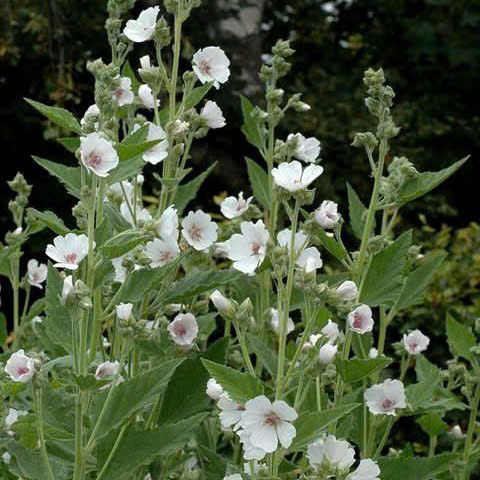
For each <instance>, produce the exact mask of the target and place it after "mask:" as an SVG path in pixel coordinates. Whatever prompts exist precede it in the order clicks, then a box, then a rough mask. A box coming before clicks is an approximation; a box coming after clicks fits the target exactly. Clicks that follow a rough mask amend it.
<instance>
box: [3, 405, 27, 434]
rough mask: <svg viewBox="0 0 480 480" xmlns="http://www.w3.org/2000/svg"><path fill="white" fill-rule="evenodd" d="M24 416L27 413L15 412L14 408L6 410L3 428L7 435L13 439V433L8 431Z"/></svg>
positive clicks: (22, 411)
mask: <svg viewBox="0 0 480 480" xmlns="http://www.w3.org/2000/svg"><path fill="white" fill-rule="evenodd" d="M25 415H28V412H25V411H24V410H15V409H14V408H10V409H9V410H8V415H7V416H6V417H5V428H6V429H7V433H8V435H10V436H11V437H13V436H14V435H15V432H14V431H13V430H10V427H11V426H12V425H13V424H14V423H15V422H16V421H17V420H18V419H19V418H20V417H23V416H25Z"/></svg>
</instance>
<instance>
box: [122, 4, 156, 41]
mask: <svg viewBox="0 0 480 480" xmlns="http://www.w3.org/2000/svg"><path fill="white" fill-rule="evenodd" d="M159 11H160V7H150V8H147V9H146V10H143V12H142V13H140V15H139V16H138V18H137V19H136V20H129V21H128V22H127V25H126V26H125V28H124V29H123V33H124V35H126V37H127V38H128V39H129V40H131V41H132V42H146V41H147V40H150V39H151V38H152V37H153V34H154V33H155V26H156V24H157V17H158V12H159Z"/></svg>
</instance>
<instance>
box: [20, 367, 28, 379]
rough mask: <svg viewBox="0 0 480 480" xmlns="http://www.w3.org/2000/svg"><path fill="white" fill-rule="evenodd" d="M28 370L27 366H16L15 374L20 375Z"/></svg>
mask: <svg viewBox="0 0 480 480" xmlns="http://www.w3.org/2000/svg"><path fill="white" fill-rule="evenodd" d="M28 372H29V370H28V368H27V367H18V368H17V375H18V376H19V377H20V376H21V375H25V374H26V373H28Z"/></svg>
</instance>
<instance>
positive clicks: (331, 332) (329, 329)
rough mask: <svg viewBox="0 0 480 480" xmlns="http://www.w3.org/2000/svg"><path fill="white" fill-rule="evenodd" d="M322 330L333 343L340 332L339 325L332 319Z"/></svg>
mask: <svg viewBox="0 0 480 480" xmlns="http://www.w3.org/2000/svg"><path fill="white" fill-rule="evenodd" d="M320 331H321V332H322V333H323V334H324V335H325V336H326V337H327V338H328V343H330V344H333V343H334V342H335V340H336V339H337V337H338V335H339V334H340V330H339V328H338V325H337V324H336V323H335V322H332V321H331V320H330V319H328V322H327V324H326V325H325V326H324V327H323V328H322V330H320Z"/></svg>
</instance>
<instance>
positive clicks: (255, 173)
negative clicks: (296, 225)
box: [245, 157, 272, 209]
mask: <svg viewBox="0 0 480 480" xmlns="http://www.w3.org/2000/svg"><path fill="white" fill-rule="evenodd" d="M245 160H246V161H247V170H248V178H249V180H250V184H251V185H252V190H253V195H254V197H255V199H256V200H257V201H258V202H260V203H261V204H262V205H263V206H264V207H265V208H266V209H269V208H270V205H271V203H272V199H271V195H270V189H269V184H268V175H267V172H266V171H265V170H264V169H263V168H262V167H260V166H259V165H258V164H257V163H256V162H254V161H253V160H252V159H250V158H248V157H245Z"/></svg>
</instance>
